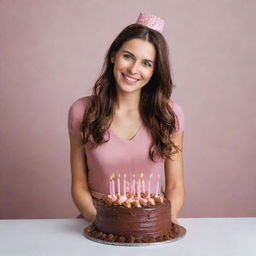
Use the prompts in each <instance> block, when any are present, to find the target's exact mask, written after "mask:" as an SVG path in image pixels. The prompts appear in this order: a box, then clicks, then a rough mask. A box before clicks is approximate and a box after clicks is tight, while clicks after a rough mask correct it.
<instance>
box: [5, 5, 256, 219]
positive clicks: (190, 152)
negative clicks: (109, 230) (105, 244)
mask: <svg viewBox="0 0 256 256" xmlns="http://www.w3.org/2000/svg"><path fill="white" fill-rule="evenodd" d="M159 3H160V4H159ZM255 9H256V2H255V1H238V0H237V1H235V0H234V1H215V2H214V1H199V0H198V1H184V0H183V1H181V0H175V1H174V0H173V1H148V0H147V1H138V0H133V1H114V0H112V1H107V0H105V1H92V0H91V1H84V0H76V1H68V0H62V1H60V0H59V1H58V0H54V1H49V0H48V1H46V0H40V1H39V0H37V1H33V0H23V1H17V0H16V1H7V0H2V1H1V2H0V33H1V34H0V38H1V40H0V71H1V73H0V86H1V87H0V111H1V113H0V114H1V119H0V120H1V129H0V157H1V159H0V218H66V217H75V216H76V215H77V214H78V211H77V210H76V208H75V206H74V205H73V202H72V199H71V195H70V166H69V140H68V130H67V111H68V108H69V106H70V105H71V103H72V102H73V101H74V100H76V99H77V98H79V97H82V96H84V95H88V94H89V93H90V89H91V87H92V86H93V84H94V82H95V80H96V78H97V77H98V75H99V72H100V69H101V66H102V64H103V57H104V55H105V53H106V50H107V49H108V47H109V46H110V44H111V42H112V40H113V39H114V38H115V37H116V36H117V34H118V33H119V32H120V31H121V29H123V28H124V27H125V26H127V25H129V24H131V23H134V22H135V20H136V18H137V16H138V15H139V13H140V11H144V12H146V13H147V12H148V13H153V14H155V15H158V16H160V17H162V18H163V19H164V20H165V21H166V24H167V25H166V27H165V30H164V32H163V34H164V36H165V38H166V40H167V41H168V43H169V46H170V50H171V64H172V73H173V80H174V83H175V84H176V85H177V87H176V88H175V90H174V94H173V99H174V100H175V101H176V102H178V103H179V104H180V105H181V106H182V107H183V109H184V111H185V141H184V156H185V163H184V166H185V182H186V202H185V206H184V208H183V210H182V213H181V217H227V216H229V217H238V216H256V204H255V196H256V189H255V188H256V171H255V170H256V169H255V163H254V159H255V151H256V146H255V130H256V122H255V117H256V113H255V109H256V106H255V92H256V90H255V82H256V80H255V70H256V58H255V57H256V56H255V55H256V54H255V39H256V35H255V21H256V20H255V11H254V10H255Z"/></svg>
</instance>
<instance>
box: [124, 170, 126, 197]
mask: <svg viewBox="0 0 256 256" xmlns="http://www.w3.org/2000/svg"><path fill="white" fill-rule="evenodd" d="M124 196H126V173H125V174H124Z"/></svg>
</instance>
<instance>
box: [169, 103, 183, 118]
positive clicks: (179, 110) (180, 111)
mask: <svg viewBox="0 0 256 256" xmlns="http://www.w3.org/2000/svg"><path fill="white" fill-rule="evenodd" d="M169 105H170V106H171V107H172V109H173V111H174V112H175V114H177V115H184V110H183V108H182V107H181V105H180V104H178V103H177V102H176V101H174V100H172V99H169Z"/></svg>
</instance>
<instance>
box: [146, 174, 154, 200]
mask: <svg viewBox="0 0 256 256" xmlns="http://www.w3.org/2000/svg"><path fill="white" fill-rule="evenodd" d="M152 175H153V173H151V174H150V176H149V181H148V196H147V198H150V186H151V178H152Z"/></svg>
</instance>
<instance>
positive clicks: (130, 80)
mask: <svg viewBox="0 0 256 256" xmlns="http://www.w3.org/2000/svg"><path fill="white" fill-rule="evenodd" d="M155 57H156V50H155V47H154V45H153V44H152V43H150V42H148V41H145V40H143V39H138V38H135V39H131V40H129V41H126V42H125V43H124V44H123V45H122V47H121V48H120V49H119V51H117V52H116V53H115V55H114V56H113V57H112V58H111V62H112V63H113V64H114V68H113V71H114V76H115V80H116V90H118V91H119V93H121V91H123V92H130V93H133V94H134V93H136V94H140V89H141V88H142V87H143V86H145V85H146V84H147V83H148V82H149V80H150V78H151V76H152V74H153V72H154V68H153V67H152V66H151V64H150V62H151V63H153V61H154V60H155ZM149 59H150V60H151V61H149ZM129 85H133V86H129ZM139 96H140V95H138V96H135V97H139Z"/></svg>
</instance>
